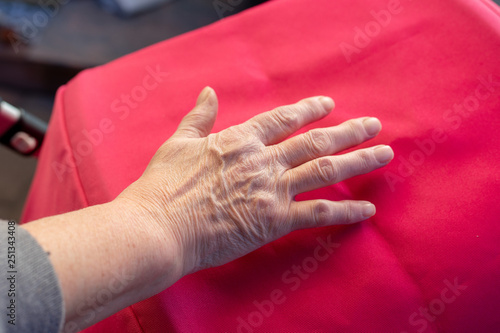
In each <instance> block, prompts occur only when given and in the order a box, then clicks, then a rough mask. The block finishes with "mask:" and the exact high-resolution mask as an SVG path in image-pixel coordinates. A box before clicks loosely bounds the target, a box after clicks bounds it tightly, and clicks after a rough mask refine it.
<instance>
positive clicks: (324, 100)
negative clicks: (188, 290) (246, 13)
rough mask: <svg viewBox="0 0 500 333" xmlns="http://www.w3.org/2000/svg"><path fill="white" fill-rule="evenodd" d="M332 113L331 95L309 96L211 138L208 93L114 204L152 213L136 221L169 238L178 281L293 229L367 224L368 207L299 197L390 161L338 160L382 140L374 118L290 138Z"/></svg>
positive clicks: (386, 152)
mask: <svg viewBox="0 0 500 333" xmlns="http://www.w3.org/2000/svg"><path fill="white" fill-rule="evenodd" d="M333 107H334V102H333V100H332V99H331V98H329V97H313V98H307V99H304V100H302V101H300V102H298V103H296V104H294V105H289V106H283V107H279V108H277V109H275V110H273V111H269V112H266V113H262V114H260V115H257V116H255V117H254V118H252V119H250V120H248V121H247V122H245V123H243V124H240V125H237V126H233V127H230V128H228V129H226V130H223V131H221V132H219V133H215V134H210V131H211V129H212V127H213V124H214V122H215V118H216V115H217V108H218V104H217V97H216V95H215V92H214V91H213V90H212V89H211V88H208V87H207V88H205V89H204V90H203V91H202V93H201V94H200V96H199V98H198V101H197V104H196V107H195V108H194V109H193V110H192V111H191V112H190V113H189V114H188V115H187V116H186V117H185V118H184V119H183V121H182V122H181V124H180V126H179V127H178V129H177V131H176V132H175V134H174V135H173V136H172V137H171V138H170V139H169V140H168V141H166V142H165V143H164V144H163V145H162V146H161V147H160V149H159V150H158V152H157V153H156V155H155V156H154V157H153V159H152V160H151V162H150V164H149V166H148V167H147V169H146V171H145V172H144V174H143V175H142V177H141V178H140V179H139V180H138V181H137V182H135V183H134V184H132V185H131V186H130V187H129V188H127V189H126V190H125V191H124V192H123V193H122V194H121V195H120V196H119V197H118V198H117V200H126V201H128V204H131V205H136V206H137V207H138V209H140V210H141V211H143V212H145V213H144V214H142V217H141V219H140V221H137V223H141V224H142V225H144V227H143V228H153V229H154V230H153V231H152V232H153V233H158V234H161V235H163V237H159V240H160V242H161V244H157V245H158V248H159V249H162V250H163V251H158V253H159V258H161V257H162V254H165V255H166V254H167V253H168V254H169V255H171V254H172V253H175V256H176V257H177V258H180V259H181V260H179V261H178V263H179V265H180V266H179V267H177V272H178V274H179V276H178V277H179V278H180V277H182V276H184V275H186V274H189V273H192V272H195V271H198V270H201V269H204V268H207V267H213V266H218V265H222V264H224V263H227V262H229V261H231V260H234V259H236V258H238V257H241V256H243V255H245V254H247V253H249V252H251V251H253V250H255V249H257V248H259V247H260V246H262V245H264V244H266V243H269V242H271V241H273V240H275V239H277V238H280V237H282V236H284V235H286V234H288V233H289V232H291V231H293V230H297V229H302V228H312V227H318V226H326V225H334V224H347V223H354V222H358V221H361V220H364V219H366V218H368V217H370V216H372V215H373V214H375V207H374V205H373V204H371V203H369V202H366V201H339V202H333V201H328V200H310V201H302V202H297V201H295V200H294V197H295V196H296V195H297V194H299V193H302V192H306V191H310V190H314V189H317V188H320V187H324V186H328V185H332V184H335V183H337V182H340V181H342V180H344V179H347V178H350V177H353V176H356V175H359V174H364V173H367V172H370V171H372V170H375V169H377V168H380V167H382V166H384V165H386V164H387V163H388V162H389V161H390V160H391V159H392V158H393V152H392V150H391V148H390V147H388V146H377V147H373V148H367V149H359V150H356V151H353V152H350V153H346V154H343V155H335V156H331V155H332V154H335V153H338V152H341V151H343V150H345V149H347V148H350V147H353V146H355V145H358V144H360V143H362V142H364V141H366V140H368V139H371V138H373V137H374V136H376V135H377V134H378V133H379V131H380V129H381V125H380V122H379V121H378V120H377V119H376V118H369V117H365V118H358V119H353V120H349V121H347V122H344V123H342V124H340V125H338V126H334V127H330V128H318V129H314V130H311V131H309V132H307V133H304V134H301V135H298V136H295V137H292V138H290V139H287V140H284V139H286V138H287V137H288V136H290V135H291V134H293V133H294V132H296V131H297V130H299V129H300V128H302V127H303V126H305V125H307V124H309V123H311V122H313V121H316V120H318V119H321V118H323V117H325V116H326V115H328V113H330V112H331V111H332V109H333ZM282 140H284V141H282ZM144 216H147V218H144ZM159 262H161V259H159Z"/></svg>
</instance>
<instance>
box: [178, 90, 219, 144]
mask: <svg viewBox="0 0 500 333" xmlns="http://www.w3.org/2000/svg"><path fill="white" fill-rule="evenodd" d="M217 109H218V102H217V95H216V94H215V91H214V90H213V89H212V88H210V87H205V89H203V90H202V91H201V93H200V96H198V100H197V101H196V106H195V107H194V109H193V110H192V111H191V112H189V113H188V114H187V115H186V116H185V117H184V118H183V119H182V121H181V123H180V124H179V127H178V128H177V131H175V133H174V136H177V137H184V138H203V137H206V136H207V135H209V134H210V131H211V130H212V128H213V126H214V123H215V118H216V117H217Z"/></svg>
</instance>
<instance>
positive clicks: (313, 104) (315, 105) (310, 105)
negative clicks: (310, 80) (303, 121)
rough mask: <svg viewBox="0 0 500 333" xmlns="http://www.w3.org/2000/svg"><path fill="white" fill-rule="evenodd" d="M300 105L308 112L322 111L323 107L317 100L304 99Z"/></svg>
mask: <svg viewBox="0 0 500 333" xmlns="http://www.w3.org/2000/svg"><path fill="white" fill-rule="evenodd" d="M300 104H302V105H304V106H305V107H306V108H307V109H308V110H311V111H316V110H324V107H323V105H322V104H321V102H320V101H319V99H318V98H306V99H303V100H302V101H300Z"/></svg>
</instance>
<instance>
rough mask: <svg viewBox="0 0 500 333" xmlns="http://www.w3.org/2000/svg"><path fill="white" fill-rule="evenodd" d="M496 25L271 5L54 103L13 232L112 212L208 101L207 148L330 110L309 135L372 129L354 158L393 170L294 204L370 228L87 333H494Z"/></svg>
mask: <svg viewBox="0 0 500 333" xmlns="http://www.w3.org/2000/svg"><path fill="white" fill-rule="evenodd" d="M499 14H500V11H499V8H498V7H497V6H496V5H495V4H493V3H492V2H490V1H487V0H475V1H472V0H440V1H433V0H419V1H410V0H401V1H397V0H364V1H362V0H336V1H331V0H316V1H307V0H275V1H270V2H267V3H264V4H263V5H260V6H258V7H256V8H253V9H250V10H248V11H246V12H244V13H242V14H240V15H237V16H234V17H230V18H228V19H224V20H221V21H219V22H217V23H215V24H213V25H210V26H208V27H205V28H202V29H199V30H197V31H194V32H192V33H188V34H185V35H182V36H180V37H177V38H174V39H171V40H168V41H165V42H163V43H159V44H157V45H154V46H151V47H149V48H146V49H144V50H141V51H139V52H136V53H134V54H131V55H129V56H126V57H123V58H121V59H118V60H116V61H114V62H112V63H110V64H107V65H105V66H101V67H98V68H95V69H90V70H87V71H85V72H83V73H81V74H80V75H78V77H77V78H75V79H74V80H72V81H71V82H70V83H68V84H67V85H66V86H65V87H62V88H61V89H60V90H59V93H58V95H57V100H56V105H55V108H54V113H53V117H52V120H51V124H50V129H49V132H48V135H47V138H46V141H45V143H44V147H43V149H42V152H41V156H40V162H39V166H38V170H37V173H36V177H35V180H34V182H33V187H32V189H31V194H30V197H29V200H28V204H27V206H26V211H25V215H24V221H31V220H34V219H37V218H40V217H43V216H47V215H51V214H56V213H61V212H66V211H70V210H74V209H78V208H81V207H86V206H89V205H94V204H99V203H103V202H107V201H110V200H112V199H113V198H114V197H115V196H116V195H118V194H119V193H120V191H122V190H123V189H124V188H125V187H126V186H127V185H128V184H130V183H131V182H132V181H134V180H135V179H137V178H138V177H139V176H140V175H141V173H142V172H143V170H144V168H145V167H146V165H147V164H148V162H149V159H150V158H151V157H152V155H153V154H154V152H155V151H156V149H157V148H158V147H159V146H160V144H161V143H163V142H164V141H165V140H166V139H167V138H168V137H169V136H170V135H171V134H172V133H173V131H174V129H175V128H176V126H177V124H178V123H179V121H180V120H181V118H182V117H183V116H184V115H185V114H186V113H187V112H188V111H189V110H190V109H191V108H192V107H193V105H194V102H195V99H196V97H197V94H198V93H199V92H200V90H201V89H202V88H203V87H204V86H206V85H210V86H212V87H213V88H214V89H215V90H216V91H217V93H218V96H219V99H220V112H219V117H218V119H217V122H216V124H215V129H214V131H220V130H222V129H224V128H226V127H228V126H231V125H234V124H238V123H241V122H243V121H245V120H247V119H248V118H250V117H251V116H253V115H255V114H257V113H260V112H263V111H266V110H269V109H272V108H274V107H276V106H279V105H283V104H288V103H293V102H295V101H297V100H299V99H301V98H305V97H308V96H313V95H329V96H332V97H333V98H334V99H335V101H336V105H337V107H336V109H335V111H334V112H333V113H332V114H331V115H329V116H328V117H327V118H326V119H323V120H321V121H319V122H317V123H315V124H313V125H312V126H309V127H308V128H306V129H305V130H307V129H310V128H312V127H319V126H321V127H324V126H331V125H335V124H338V123H340V122H342V121H345V120H347V119H350V118H353V117H360V116H376V117H378V118H379V119H380V120H381V121H382V124H383V126H384V128H383V131H382V133H381V134H380V136H379V137H377V138H376V139H374V140H373V141H372V142H369V143H367V144H365V145H363V146H367V145H375V144H381V143H386V144H390V145H391V146H392V147H393V149H394V151H395V154H396V157H395V159H394V161H393V162H392V163H391V164H390V165H389V166H387V167H385V168H383V169H380V170H377V171H375V172H373V173H370V174H368V175H363V176H358V177H356V178H354V179H351V180H348V181H345V182H342V183H340V184H337V185H335V186H330V187H328V188H324V189H322V190H318V191H314V192H310V193H306V194H303V195H301V196H300V197H299V198H298V199H307V198H313V197H315V198H316V197H321V198H328V199H332V200H337V199H346V198H347V199H349V198H354V199H365V200H371V201H372V202H374V203H375V204H376V206H377V209H378V211H377V214H376V216H374V217H373V218H371V219H369V220H367V221H365V222H363V223H361V224H358V225H351V226H338V227H328V228H320V229H314V230H303V231H300V232H294V233H292V234H290V235H288V236H286V237H284V238H282V239H279V240H277V241H275V242H273V243H271V244H269V245H267V246H265V247H263V248H261V249H259V250H257V251H255V252H253V253H251V254H249V255H247V256H245V257H243V258H241V259H239V260H236V261H234V262H232V263H229V264H227V265H225V266H222V267H219V268H214V269H208V270H205V271H201V272H198V273H196V274H193V275H190V276H187V277H185V278H183V279H182V280H181V281H179V282H178V283H176V284H175V285H174V286H172V287H171V288H169V289H167V290H165V291H164V292H162V293H160V294H158V295H156V296H154V297H152V298H150V299H148V300H145V301H143V302H140V303H138V304H135V305H132V306H130V307H129V308H127V309H124V310H123V311H121V312H119V313H117V314H116V315H114V316H112V317H110V318H108V319H106V320H104V321H103V322H101V323H99V324H97V325H94V326H93V327H91V328H89V329H87V330H86V332H197V333H199V332H245V333H247V332H438V331H439V332H499V331H500V316H499V309H500V288H499V287H500V242H499V240H500V232H499V231H500V219H499V216H500V204H499V203H498V201H499V199H500V195H499V194H500V188H499V185H500V176H499V175H498V171H499V165H500V151H499V150H500V149H499V141H500V130H499V128H500V117H499V112H500V15H499ZM137 232H138V233H139V232H141V231H140V230H137ZM95 311H99V308H96V310H95ZM82 315H84V316H86V317H89V318H90V317H91V316H93V313H91V312H89V313H83V314H82Z"/></svg>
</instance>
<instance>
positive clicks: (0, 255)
mask: <svg viewBox="0 0 500 333" xmlns="http://www.w3.org/2000/svg"><path fill="white" fill-rule="evenodd" d="M63 320H64V306H63V298H62V291H61V287H60V285H59V280H58V278H57V275H56V273H55V271H54V268H53V267H52V264H51V262H50V260H49V256H48V254H47V253H45V252H44V250H43V249H42V247H41V246H40V245H39V244H38V242H37V241H36V240H35V238H33V237H32V236H31V235H30V234H29V232H28V231H26V230H24V229H23V228H20V227H19V225H17V224H14V222H13V221H11V222H8V221H3V220H0V333H4V332H5V333H7V332H22V333H25V332H26V333H27V332H30V333H31V332H43V333H54V332H59V331H61V329H62V325H63V323H64V322H63ZM14 324H15V325H14Z"/></svg>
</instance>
